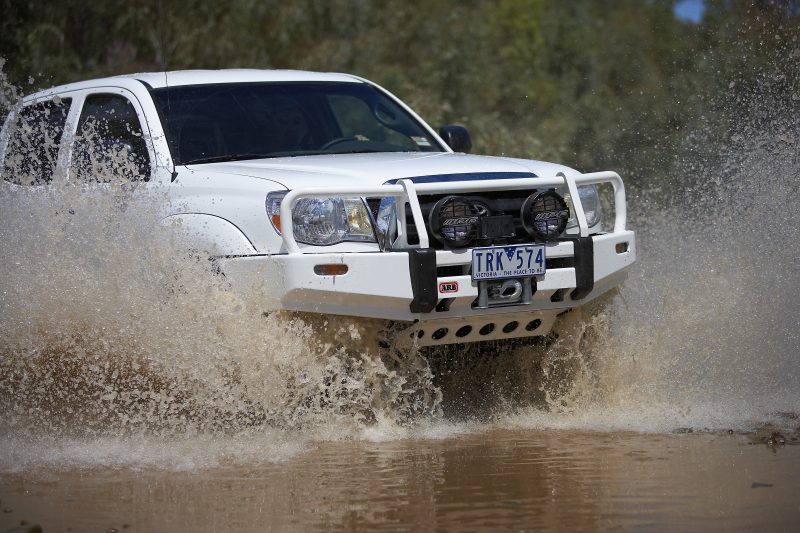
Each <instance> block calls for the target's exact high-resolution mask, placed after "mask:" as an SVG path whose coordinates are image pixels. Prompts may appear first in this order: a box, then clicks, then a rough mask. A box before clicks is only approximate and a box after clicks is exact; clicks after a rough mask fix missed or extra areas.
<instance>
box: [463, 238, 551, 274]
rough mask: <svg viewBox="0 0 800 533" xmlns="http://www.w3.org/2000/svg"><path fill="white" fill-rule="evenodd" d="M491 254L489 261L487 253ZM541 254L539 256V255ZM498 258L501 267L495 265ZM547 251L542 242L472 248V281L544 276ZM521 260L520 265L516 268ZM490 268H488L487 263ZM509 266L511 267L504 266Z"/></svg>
mask: <svg viewBox="0 0 800 533" xmlns="http://www.w3.org/2000/svg"><path fill="white" fill-rule="evenodd" d="M489 254H491V258H492V259H491V261H489V260H488V259H487V255H489ZM539 254H541V257H540V256H539ZM498 257H499V258H500V265H501V266H502V267H503V268H502V269H498V268H496V267H495V265H496V264H497V258H498ZM546 257H547V252H546V248H545V245H544V244H514V245H509V246H487V247H484V248H473V249H472V268H471V269H470V277H471V278H472V281H487V280H492V279H509V278H529V277H533V276H544V275H545V272H546V270H547V267H546V264H545V261H546ZM520 261H521V262H522V265H521V267H519V268H516V267H517V265H519V264H520ZM489 263H491V265H492V268H491V270H489V268H487V267H488V265H489ZM506 267H511V268H506Z"/></svg>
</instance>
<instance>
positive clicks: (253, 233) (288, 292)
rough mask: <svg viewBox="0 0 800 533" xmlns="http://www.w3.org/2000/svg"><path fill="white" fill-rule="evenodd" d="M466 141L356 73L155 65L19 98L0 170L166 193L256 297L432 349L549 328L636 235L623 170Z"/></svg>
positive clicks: (25, 178)
mask: <svg viewBox="0 0 800 533" xmlns="http://www.w3.org/2000/svg"><path fill="white" fill-rule="evenodd" d="M470 148H471V141H470V138H469V134H468V132H467V130H466V129H465V128H463V127H462V126H455V125H451V126H443V127H442V128H440V129H439V131H438V132H437V131H435V130H434V129H432V128H431V127H430V126H428V125H427V124H426V123H425V122H424V121H423V120H422V119H421V118H420V117H419V116H417V115H416V114H415V113H414V111H412V110H411V109H409V108H408V107H407V106H406V105H405V104H403V102H401V101H400V100H399V99H398V98H396V97H395V96H393V95H392V94H390V93H389V92H387V91H386V90H384V89H382V88H381V87H379V86H377V85H376V84H374V83H371V82H369V81H367V80H365V79H362V78H359V77H357V76H352V75H347V74H328V73H315V72H300V71H279V70H275V71H266V70H222V71H185V72H168V73H164V72H160V73H146V74H132V75H127V76H118V77H111V78H105V79H98V80H92V81H85V82H80V83H74V84H70V85H64V86H60V87H55V88H52V89H48V90H45V91H41V92H38V93H36V94H32V95H30V96H27V97H26V98H24V100H23V102H22V105H21V106H20V107H18V108H17V109H15V110H14V111H12V112H11V114H10V115H9V116H8V118H7V120H6V122H5V125H4V127H3V132H2V137H0V165H2V167H0V172H2V174H3V177H4V178H5V179H6V180H7V181H12V182H15V183H17V184H24V183H27V184H45V185H46V183H47V182H48V181H49V180H50V179H52V177H53V175H64V176H69V179H79V180H80V179H83V180H89V181H92V180H93V179H94V177H95V176H97V175H99V173H102V172H103V171H108V167H109V165H113V166H114V168H112V169H111V170H113V172H115V173H116V174H117V175H118V176H122V177H123V178H124V179H130V180H136V181H139V182H146V183H143V184H142V185H143V186H146V187H150V186H152V187H158V188H160V190H166V191H168V193H167V202H166V205H165V206H164V220H165V221H173V220H174V221H180V222H181V223H182V226H183V227H184V228H187V229H189V230H190V234H191V235H192V238H191V243H190V245H191V246H192V247H195V248H199V249H204V250H206V251H208V252H209V253H211V254H212V255H213V257H214V258H215V260H216V262H217V264H218V266H219V268H220V270H221V272H222V273H223V274H224V276H226V278H227V279H228V280H229V281H230V283H231V285H232V287H234V288H235V289H237V290H242V291H248V290H256V289H257V290H259V291H261V294H263V305H264V310H275V309H286V310H296V311H305V312H313V313H331V314H337V315H350V316H358V317H370V318H378V319H385V320H390V321H394V322H395V323H397V322H400V323H403V322H406V323H407V324H408V326H409V327H408V328H407V329H406V333H404V335H405V336H407V337H413V338H414V342H416V343H418V344H419V345H423V346H424V345H437V344H453V343H466V342H474V341H484V340H495V339H509V338H518V337H532V336H539V335H544V334H547V333H548V332H549V331H550V329H551V327H552V325H553V322H554V320H555V318H556V316H557V315H559V314H560V313H563V312H564V311H566V310H568V309H571V308H574V307H577V306H580V305H583V304H585V303H586V302H589V301H591V300H592V299H594V298H596V297H598V296H600V295H602V294H603V293H605V292H607V291H609V290H610V289H612V288H614V287H615V286H617V285H618V284H620V283H621V282H622V280H623V279H624V277H625V276H626V274H627V271H628V269H629V268H630V267H631V265H632V264H633V262H634V261H635V257H636V255H635V254H636V247H635V238H634V233H633V232H632V231H629V230H627V229H626V227H625V222H626V200H625V189H624V186H623V183H622V180H621V179H620V177H619V176H618V175H617V174H616V173H614V172H596V173H591V174H581V173H579V172H577V171H575V170H572V169H570V168H568V167H565V166H561V165H557V164H553V163H544V162H541V161H532V160H524V159H513V158H508V157H487V156H477V155H468V154H467V152H469V150H470ZM112 156H113V157H112ZM120 162H122V164H120ZM603 183H607V184H610V187H609V190H612V191H613V193H612V195H611V196H612V200H611V201H610V202H608V203H607V204H606V209H608V208H609V206H610V207H612V208H613V221H612V220H610V218H611V217H609V216H608V215H606V218H607V219H608V220H606V221H605V223H604V221H603V217H604V213H603V206H602V202H601V201H600V197H599V195H598V187H597V185H599V184H603Z"/></svg>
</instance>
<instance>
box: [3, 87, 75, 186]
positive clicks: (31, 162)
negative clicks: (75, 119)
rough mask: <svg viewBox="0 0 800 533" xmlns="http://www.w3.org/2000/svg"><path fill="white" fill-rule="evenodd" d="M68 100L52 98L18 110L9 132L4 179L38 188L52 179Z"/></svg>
mask: <svg viewBox="0 0 800 533" xmlns="http://www.w3.org/2000/svg"><path fill="white" fill-rule="evenodd" d="M70 102H71V99H70V98H54V99H53V100H48V101H46V102H39V103H36V104H32V105H29V106H25V107H23V108H22V109H20V110H19V113H18V114H17V118H16V120H15V121H14V122H13V124H11V125H10V127H9V131H8V145H7V146H6V153H5V158H4V160H3V179H5V180H7V181H10V182H12V183H16V184H18V185H41V184H43V183H47V182H49V181H50V180H52V179H53V172H55V169H56V162H57V161H58V150H59V148H60V147H61V139H62V137H63V135H64V124H65V123H66V122H67V114H68V113H69V106H70Z"/></svg>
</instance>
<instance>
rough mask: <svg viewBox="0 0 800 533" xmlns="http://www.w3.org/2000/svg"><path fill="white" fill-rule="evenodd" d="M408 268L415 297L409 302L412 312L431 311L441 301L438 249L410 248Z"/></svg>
mask: <svg viewBox="0 0 800 533" xmlns="http://www.w3.org/2000/svg"><path fill="white" fill-rule="evenodd" d="M408 270H409V274H410V276H411V292H412V294H413V295H414V298H413V299H412V300H411V303H410V304H409V306H408V307H409V309H410V310H411V312H412V313H430V312H431V311H433V309H434V308H435V307H436V304H437V303H438V301H439V289H438V287H437V286H436V279H437V278H436V250H434V249H433V248H414V249H411V250H408Z"/></svg>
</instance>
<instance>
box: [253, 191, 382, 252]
mask: <svg viewBox="0 0 800 533" xmlns="http://www.w3.org/2000/svg"><path fill="white" fill-rule="evenodd" d="M284 196H286V192H279V193H270V194H269V195H267V202H266V208H267V214H268V215H269V219H270V221H271V222H272V225H273V227H274V228H275V230H276V231H277V232H278V233H280V232H281V223H282V221H281V219H280V207H281V201H282V200H283V198H284ZM292 228H293V229H294V238H295V240H297V242H302V243H305V244H313V245H317V246H325V245H329V244H336V243H339V242H344V241H361V242H376V241H375V234H374V232H373V230H372V221H371V220H370V217H369V211H367V206H366V205H365V204H364V200H363V199H362V198H342V197H339V196H333V197H329V198H300V199H298V200H297V201H296V202H295V204H294V207H293V208H292Z"/></svg>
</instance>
